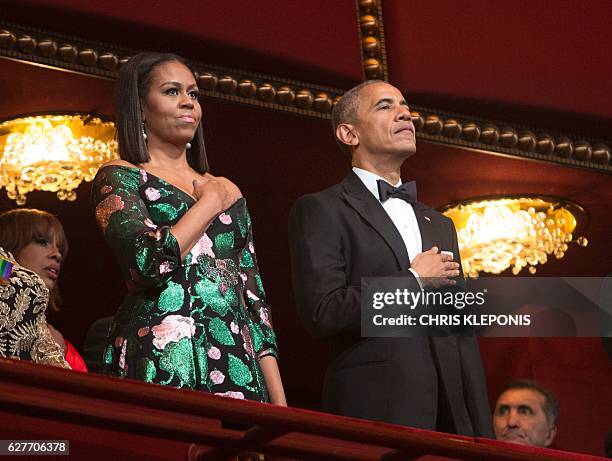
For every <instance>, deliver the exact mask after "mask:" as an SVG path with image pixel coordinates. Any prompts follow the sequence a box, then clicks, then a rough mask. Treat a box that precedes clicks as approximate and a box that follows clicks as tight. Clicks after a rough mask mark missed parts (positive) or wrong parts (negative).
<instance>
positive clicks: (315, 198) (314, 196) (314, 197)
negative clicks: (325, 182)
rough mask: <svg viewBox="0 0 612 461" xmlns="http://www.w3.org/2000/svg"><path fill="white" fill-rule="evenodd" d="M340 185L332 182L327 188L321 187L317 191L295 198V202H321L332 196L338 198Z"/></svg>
mask: <svg viewBox="0 0 612 461" xmlns="http://www.w3.org/2000/svg"><path fill="white" fill-rule="evenodd" d="M342 190H343V189H342V185H341V184H334V185H333V186H331V187H328V188H327V189H323V190H321V191H319V192H313V193H311V194H306V195H302V196H301V197H300V198H298V199H297V200H296V202H295V203H298V202H321V201H326V200H329V199H332V198H340V196H341V195H342Z"/></svg>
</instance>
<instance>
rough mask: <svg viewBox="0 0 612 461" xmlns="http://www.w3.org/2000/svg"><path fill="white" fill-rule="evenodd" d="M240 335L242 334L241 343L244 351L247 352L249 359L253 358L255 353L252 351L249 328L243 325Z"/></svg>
mask: <svg viewBox="0 0 612 461" xmlns="http://www.w3.org/2000/svg"><path fill="white" fill-rule="evenodd" d="M240 333H241V334H242V341H243V342H244V350H245V351H247V352H248V354H249V355H250V356H251V357H253V356H255V351H254V350H253V339H252V338H251V330H250V329H249V326H248V325H243V326H242V330H241V331H240Z"/></svg>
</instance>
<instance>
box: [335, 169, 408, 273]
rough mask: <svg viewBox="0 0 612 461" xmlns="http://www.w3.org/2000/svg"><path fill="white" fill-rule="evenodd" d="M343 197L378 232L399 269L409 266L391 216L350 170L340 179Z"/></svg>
mask: <svg viewBox="0 0 612 461" xmlns="http://www.w3.org/2000/svg"><path fill="white" fill-rule="evenodd" d="M342 186H343V187H344V198H345V199H346V201H347V203H348V204H349V206H351V207H352V208H353V209H355V211H357V213H359V215H360V216H361V217H362V218H363V219H364V220H365V221H366V222H367V223H369V224H370V225H371V226H372V227H373V228H374V229H375V230H376V232H378V233H379V234H380V236H381V237H382V238H383V239H384V241H385V242H386V243H387V245H389V247H390V248H391V249H392V250H393V254H394V255H395V258H396V259H397V263H398V265H399V268H400V269H407V268H408V267H410V258H409V257H408V251H407V250H406V245H405V244H404V240H403V239H402V236H401V235H400V233H399V232H398V230H397V228H396V227H395V225H394V224H393V221H391V218H390V217H389V215H388V214H387V212H386V211H385V210H384V208H383V207H382V205H381V204H380V202H379V201H378V200H376V198H375V197H374V196H373V195H372V193H371V192H370V191H369V190H368V189H367V188H366V187H365V185H364V184H363V182H361V179H359V177H358V176H357V175H356V174H355V173H353V172H352V171H351V172H350V173H349V175H348V176H347V177H346V178H344V181H342ZM419 225H420V223H419Z"/></svg>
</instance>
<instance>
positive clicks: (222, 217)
mask: <svg viewBox="0 0 612 461" xmlns="http://www.w3.org/2000/svg"><path fill="white" fill-rule="evenodd" d="M219 221H221V222H222V223H223V224H227V225H228V224H231V223H232V217H231V216H230V215H228V214H225V213H221V214H220V215H219Z"/></svg>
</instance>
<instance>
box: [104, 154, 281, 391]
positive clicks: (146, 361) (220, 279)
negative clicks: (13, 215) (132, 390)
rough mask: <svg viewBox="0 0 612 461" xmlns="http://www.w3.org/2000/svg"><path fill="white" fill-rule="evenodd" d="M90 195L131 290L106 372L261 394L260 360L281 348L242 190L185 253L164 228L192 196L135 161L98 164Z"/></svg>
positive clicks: (121, 310) (113, 337)
mask: <svg viewBox="0 0 612 461" xmlns="http://www.w3.org/2000/svg"><path fill="white" fill-rule="evenodd" d="M92 198H93V206H94V210H95V215H96V219H97V221H98V225H99V226H100V228H101V229H102V232H103V233H104V237H105V239H106V241H107V243H108V244H109V245H110V246H111V248H112V249H113V252H114V253H115V256H116V258H117V260H118V261H119V264H120V266H121V270H122V272H123V276H124V278H125V280H126V282H127V286H128V290H129V294H128V296H127V297H126V299H125V300H124V301H123V303H122V304H121V306H120V307H119V310H118V312H117V314H116V315H115V318H114V320H113V324H112V326H111V329H110V336H109V344H108V346H107V348H106V351H105V357H104V361H105V363H106V368H107V372H108V373H109V374H111V375H114V376H120V377H127V378H132V379H139V380H143V381H147V382H152V383H158V384H164V385H168V386H174V387H186V388H191V389H199V390H203V391H207V392H212V393H215V394H218V395H224V396H228V397H234V398H245V399H249V400H256V401H261V402H267V401H268V393H267V390H266V386H265V382H264V379H263V375H262V372H261V369H260V367H259V363H258V360H259V359H260V358H262V357H264V356H266V355H273V356H275V357H277V355H278V354H277V349H276V337H275V334H274V330H273V329H272V324H271V317H270V310H269V308H268V306H267V305H266V302H265V294H264V290H263V286H262V283H261V278H260V276H259V270H258V267H257V260H256V257H255V250H254V247H253V232H252V229H251V219H250V216H249V212H248V210H247V207H246V202H245V200H244V199H240V200H238V201H237V202H236V203H235V204H234V205H232V207H230V208H229V209H228V210H226V211H225V212H224V213H222V214H221V215H219V216H218V217H217V218H216V219H215V220H214V221H213V222H212V223H211V225H210V226H209V228H208V229H207V231H206V233H204V234H203V235H202V237H201V238H200V239H199V241H198V242H197V243H196V244H195V246H194V247H193V248H192V250H191V251H190V253H189V254H188V255H187V257H186V258H185V260H184V261H182V260H181V255H180V249H179V245H178V242H177V241H176V239H175V238H174V236H173V235H172V233H171V232H170V228H171V227H172V226H173V225H174V224H175V223H176V222H177V221H178V220H179V219H180V218H181V217H182V216H183V215H184V214H185V213H186V212H187V210H188V209H189V207H190V206H192V205H193V204H194V203H195V200H194V198H193V197H191V196H190V195H188V194H186V193H185V192H183V191H182V190H181V189H178V188H176V187H174V186H173V185H171V184H169V183H168V182H166V181H164V180H163V179H161V178H158V177H156V176H154V175H152V174H150V173H147V172H146V171H144V170H141V169H139V168H133V167H126V166H120V165H111V166H107V167H104V168H102V169H100V171H99V172H98V174H97V176H96V179H95V180H94V184H93V196H92Z"/></svg>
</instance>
